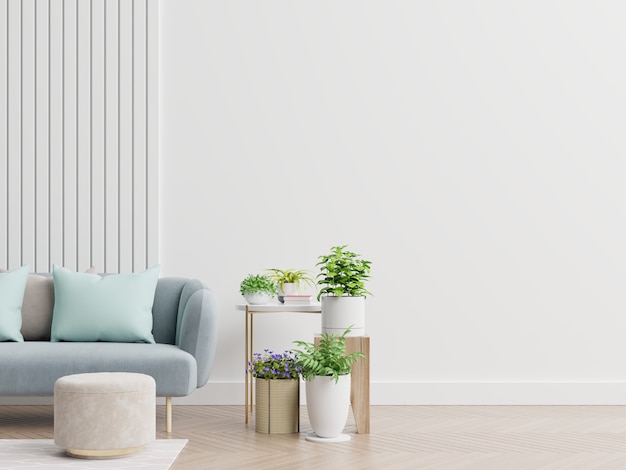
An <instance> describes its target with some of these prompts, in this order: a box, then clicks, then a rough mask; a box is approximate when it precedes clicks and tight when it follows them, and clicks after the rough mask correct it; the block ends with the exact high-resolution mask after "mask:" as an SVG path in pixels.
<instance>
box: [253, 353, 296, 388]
mask: <svg viewBox="0 0 626 470" xmlns="http://www.w3.org/2000/svg"><path fill="white" fill-rule="evenodd" d="M297 359H298V356H297V355H296V354H295V353H294V352H293V351H289V350H287V351H285V352H283V353H275V352H274V351H270V350H269V349H265V350H263V354H261V353H254V359H252V361H251V362H248V369H247V370H246V373H249V374H252V376H253V377H256V378H257V379H266V380H270V379H297V378H299V377H300V366H298V365H297V364H296V360H297Z"/></svg>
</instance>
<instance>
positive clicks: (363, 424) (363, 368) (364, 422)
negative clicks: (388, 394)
mask: <svg viewBox="0 0 626 470" xmlns="http://www.w3.org/2000/svg"><path fill="white" fill-rule="evenodd" d="M237 310H243V311H244V312H245V322H246V328H245V329H246V336H245V342H246V345H245V355H246V357H245V369H244V370H247V369H248V363H249V362H252V354H253V351H254V315H257V314H267V313H309V314H311V313H312V314H318V315H319V314H321V313H322V310H321V305H320V304H307V305H285V304H265V305H250V304H240V305H237ZM318 340H319V334H318V335H315V341H316V342H317V341H318ZM354 351H361V352H362V353H364V354H365V356H366V358H365V359H361V360H359V361H357V362H356V363H355V364H354V365H353V367H352V379H351V389H350V402H351V404H352V413H353V414H354V419H355V423H356V427H357V432H358V433H360V434H369V433H370V337H369V336H348V337H346V352H347V353H351V352H354ZM252 408H253V397H252V380H250V374H248V373H246V374H245V414H246V424H248V418H249V415H250V413H252Z"/></svg>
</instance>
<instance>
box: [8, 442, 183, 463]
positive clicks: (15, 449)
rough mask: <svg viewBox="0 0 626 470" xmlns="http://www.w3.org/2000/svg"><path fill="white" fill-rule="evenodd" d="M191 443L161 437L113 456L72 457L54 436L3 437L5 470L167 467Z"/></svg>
mask: <svg viewBox="0 0 626 470" xmlns="http://www.w3.org/2000/svg"><path fill="white" fill-rule="evenodd" d="M186 444H187V439H157V440H156V441H154V442H152V443H151V444H149V445H147V446H145V447H144V448H143V450H142V451H140V452H138V453H136V454H131V455H129V456H127V457H122V458H117V459H109V460H85V459H76V458H73V457H68V456H67V455H66V454H65V451H64V450H63V449H61V448H60V447H58V446H57V445H55V444H54V441H53V440H52V439H0V468H2V470H14V469H15V470H19V469H26V468H28V469H45V470H60V469H68V470H75V469H76V470H96V469H115V470H126V469H133V470H140V469H145V470H167V469H169V468H170V466H171V465H172V464H173V463H174V460H176V457H178V454H180V452H181V451H182V450H183V448H184V447H185V445H186Z"/></svg>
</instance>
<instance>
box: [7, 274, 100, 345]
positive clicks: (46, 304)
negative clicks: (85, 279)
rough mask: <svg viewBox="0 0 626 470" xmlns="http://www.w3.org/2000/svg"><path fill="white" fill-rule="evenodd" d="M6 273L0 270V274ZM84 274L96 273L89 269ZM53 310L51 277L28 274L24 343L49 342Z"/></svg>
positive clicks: (23, 320)
mask: <svg viewBox="0 0 626 470" xmlns="http://www.w3.org/2000/svg"><path fill="white" fill-rule="evenodd" d="M3 272H7V271H6V270H5V269H2V268H0V273H3ZM85 272H86V273H92V274H95V273H96V268H95V267H93V266H92V267H91V268H89V269H88V270H87V271H85ZM53 308H54V284H53V283H52V276H42V275H40V274H29V275H28V279H27V280H26V290H25V291H24V302H23V303H22V329H21V332H22V336H23V337H24V340H25V341H50V328H51V326H52V309H53Z"/></svg>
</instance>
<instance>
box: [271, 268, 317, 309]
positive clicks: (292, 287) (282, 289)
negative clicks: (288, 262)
mask: <svg viewBox="0 0 626 470" xmlns="http://www.w3.org/2000/svg"><path fill="white" fill-rule="evenodd" d="M266 271H267V272H268V276H269V277H270V278H271V279H272V280H273V281H274V282H275V283H276V286H277V287H278V301H279V302H283V296H285V295H291V294H296V293H298V292H299V291H300V287H302V286H303V285H309V286H311V287H315V279H313V277H312V275H311V273H310V272H309V271H307V270H305V269H297V270H296V269H278V268H268V269H266Z"/></svg>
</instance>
